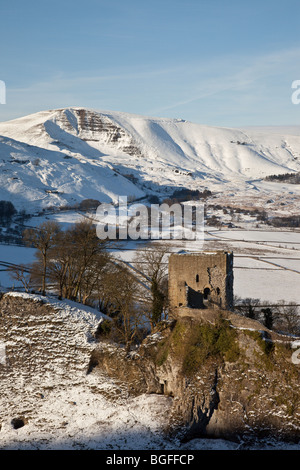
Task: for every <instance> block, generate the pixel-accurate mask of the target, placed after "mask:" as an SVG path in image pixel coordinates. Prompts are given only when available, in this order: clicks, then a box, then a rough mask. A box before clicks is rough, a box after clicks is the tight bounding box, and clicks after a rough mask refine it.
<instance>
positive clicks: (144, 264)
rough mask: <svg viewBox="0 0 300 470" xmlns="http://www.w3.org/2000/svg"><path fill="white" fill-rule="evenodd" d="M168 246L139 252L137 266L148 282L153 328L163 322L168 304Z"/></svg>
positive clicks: (153, 247) (144, 249)
mask: <svg viewBox="0 0 300 470" xmlns="http://www.w3.org/2000/svg"><path fill="white" fill-rule="evenodd" d="M169 251H170V247H169V245H168V244H153V245H151V246H150V247H148V248H143V249H141V250H140V251H138V252H137V254H136V257H135V266H136V268H137V269H138V271H139V273H140V276H141V278H144V280H146V281H147V282H148V285H149V288H150V289H149V291H148V295H147V292H145V304H147V305H148V312H149V320H150V324H151V328H153V327H154V326H155V325H156V324H157V323H158V322H160V321H161V319H162V316H163V313H164V310H165V308H166V302H167V275H168V269H167V255H168V253H169Z"/></svg>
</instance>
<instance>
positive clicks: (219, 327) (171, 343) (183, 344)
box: [156, 317, 239, 375]
mask: <svg viewBox="0 0 300 470" xmlns="http://www.w3.org/2000/svg"><path fill="white" fill-rule="evenodd" d="M236 338H237V333H236V331H235V330H234V329H233V328H232V327H231V325H230V323H229V322H228V321H227V320H224V319H223V318H221V317H220V318H219V320H218V322H217V323H216V324H215V325H212V324H208V323H197V324H192V325H188V324H186V323H184V322H181V321H180V320H178V321H177V323H176V325H175V327H174V329H173V331H172V333H171V335H170V336H169V337H168V338H167V339H166V340H165V341H163V342H162V343H161V344H160V346H159V349H158V354H157V357H156V364H157V365H158V366H161V365H163V363H164V362H165V361H166V360H167V358H168V356H169V354H170V353H171V352H172V356H173V357H174V358H175V359H177V360H180V361H181V362H182V372H183V373H184V374H186V375H191V374H193V373H194V372H195V371H196V370H197V369H198V368H199V367H201V365H203V364H204V363H205V361H206V360H208V359H209V358H215V359H218V360H220V361H228V362H234V361H236V360H237V359H238V357H239V346H238V343H237V341H236Z"/></svg>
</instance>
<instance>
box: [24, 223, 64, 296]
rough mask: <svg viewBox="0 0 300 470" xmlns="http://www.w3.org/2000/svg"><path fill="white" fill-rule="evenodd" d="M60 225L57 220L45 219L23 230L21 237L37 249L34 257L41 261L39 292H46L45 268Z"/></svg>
mask: <svg viewBox="0 0 300 470" xmlns="http://www.w3.org/2000/svg"><path fill="white" fill-rule="evenodd" d="M59 232H60V227H59V225H58V223H57V222H54V221H47V222H43V223H42V224H40V225H39V226H38V227H37V228H30V229H26V230H25V231H24V234H23V237H24V241H25V243H26V244H27V245H29V246H33V247H34V248H36V249H37V254H36V257H37V258H38V260H39V261H40V263H41V292H42V294H43V295H45V293H46V278H47V268H48V263H49V252H50V250H51V249H52V248H53V247H54V246H55V244H56V241H57V235H58V233H59Z"/></svg>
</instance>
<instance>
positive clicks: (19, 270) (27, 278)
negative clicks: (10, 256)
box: [10, 264, 31, 292]
mask: <svg viewBox="0 0 300 470" xmlns="http://www.w3.org/2000/svg"><path fill="white" fill-rule="evenodd" d="M10 276H11V278H12V279H14V280H15V281H18V282H20V283H21V284H22V285H23V287H24V290H25V292H28V291H29V289H30V285H31V273H30V268H29V267H28V266H26V265H25V264H20V266H15V267H13V268H10Z"/></svg>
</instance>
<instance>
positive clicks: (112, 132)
mask: <svg viewBox="0 0 300 470" xmlns="http://www.w3.org/2000/svg"><path fill="white" fill-rule="evenodd" d="M55 122H56V124H57V125H58V126H59V127H60V128H61V129H63V130H65V131H66V132H68V133H69V134H72V135H75V136H76V137H79V138H80V139H81V140H83V141H85V142H98V143H100V144H104V145H108V146H111V147H115V148H117V149H120V150H121V151H122V152H124V153H126V154H128V155H130V156H136V157H142V156H143V154H142V152H141V149H140V148H139V145H138V143H137V142H135V141H134V139H133V137H132V136H131V135H130V134H129V133H128V132H127V131H126V130H125V129H123V128H122V127H120V126H118V125H117V124H116V123H114V122H113V121H112V120H111V119H109V117H107V116H105V115H104V114H100V113H96V112H93V111H90V110H87V109H84V108H74V109H72V110H69V109H62V110H58V111H57V113H56V117H55Z"/></svg>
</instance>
